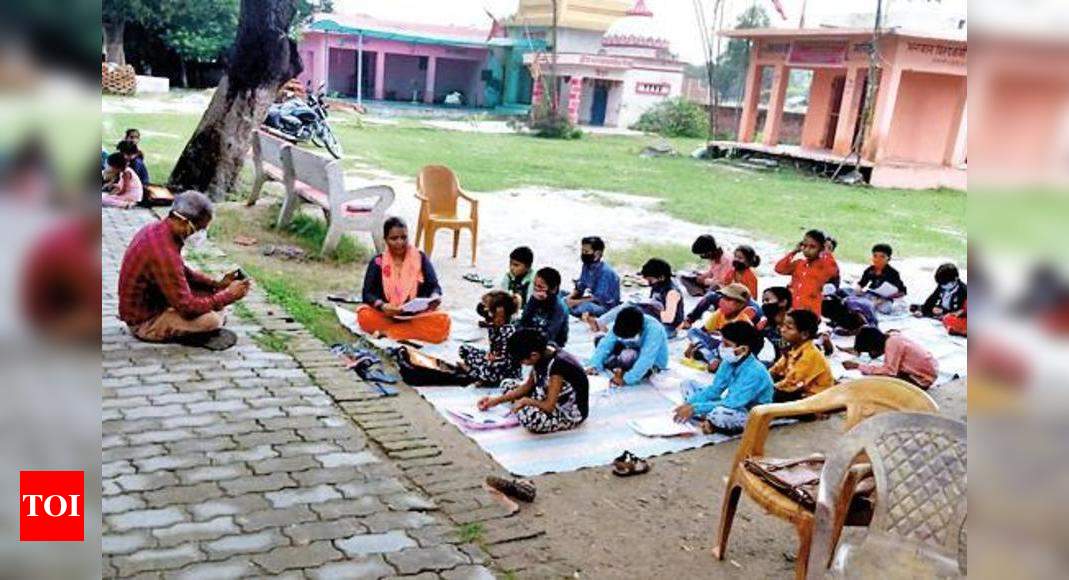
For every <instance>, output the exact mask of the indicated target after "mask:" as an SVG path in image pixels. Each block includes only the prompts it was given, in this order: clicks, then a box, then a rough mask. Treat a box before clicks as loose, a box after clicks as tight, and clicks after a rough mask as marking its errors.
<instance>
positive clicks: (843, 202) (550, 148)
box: [103, 113, 967, 261]
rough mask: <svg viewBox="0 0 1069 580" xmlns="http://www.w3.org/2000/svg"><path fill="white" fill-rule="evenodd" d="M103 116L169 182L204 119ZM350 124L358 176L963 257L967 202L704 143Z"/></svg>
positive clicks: (108, 130) (347, 130) (775, 236)
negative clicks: (636, 209) (426, 179)
mask: <svg viewBox="0 0 1069 580" xmlns="http://www.w3.org/2000/svg"><path fill="white" fill-rule="evenodd" d="M103 117H104V119H103V124H104V127H103V135H104V143H105V144H108V145H109V147H108V148H109V149H110V145H111V144H113V143H114V142H115V141H116V140H117V139H118V138H120V137H121V135H122V131H123V130H124V129H125V128H126V127H138V128H140V129H141V132H142V147H143V149H145V150H146V154H147V162H148V166H149V171H150V172H151V174H152V175H153V179H154V180H159V181H162V180H163V178H164V177H165V176H166V175H167V174H168V173H169V172H170V169H171V167H173V164H174V161H175V159H177V156H178V154H179V153H180V152H181V149H182V147H183V146H184V144H185V141H186V138H187V137H188V135H189V134H190V133H192V131H193V129H194V127H195V126H196V123H197V121H198V120H199V116H198V115H189V114H181V113H159V114H122V115H112V114H105V115H104V116H103ZM344 117H345V115H344V114H342V115H338V117H337V119H338V122H337V123H336V129H337V133H338V136H339V138H340V139H341V141H342V143H343V145H344V148H345V151H346V152H347V153H348V154H350V155H353V156H355V157H356V158H358V160H350V161H347V162H346V163H347V164H348V165H350V166H351V167H355V165H356V163H358V162H366V163H368V164H371V165H374V166H378V167H382V168H384V169H386V170H388V171H391V172H394V173H397V174H400V175H415V174H416V172H417V171H418V170H419V168H420V167H422V166H423V165H426V164H430V163H437V164H444V165H448V166H450V167H452V168H453V169H454V170H455V171H456V172H457V174H458V175H459V176H460V179H461V183H462V184H463V185H464V187H465V188H467V189H469V190H472V191H484V192H485V191H496V190H501V189H507V188H512V187H519V186H525V185H534V186H547V187H560V188H569V189H586V190H603V191H614V192H622V193H634V194H642V195H650V196H654V197H657V198H660V199H662V200H663V208H664V210H665V211H667V212H668V213H669V214H671V215H673V216H676V217H678V218H681V219H685V220H688V221H691V222H695V223H704V224H711V225H722V226H728V227H734V228H739V229H742V230H746V231H750V232H752V233H753V234H755V235H758V236H761V237H765V238H768V239H772V240H775V241H777V242H780V243H782V244H784V245H793V244H794V243H795V242H796V241H797V240H798V239H799V238H800V236H801V234H802V232H804V231H805V230H806V229H809V228H812V227H819V228H821V229H824V230H825V231H827V232H828V233H830V234H831V235H834V236H835V237H836V238H838V240H839V251H838V255H840V256H841V257H843V258H845V259H847V260H853V261H867V260H868V252H869V248H870V247H871V246H872V244H874V243H876V242H888V243H891V244H892V245H893V246H894V248H895V255H896V257H897V256H901V257H910V256H940V257H947V258H951V259H954V260H959V261H962V260H964V258H965V248H966V226H965V223H966V222H965V219H966V218H965V216H966V211H965V210H966V199H967V196H966V194H965V193H963V192H959V191H950V190H928V191H907V190H892V189H874V188H860V187H847V186H842V185H835V184H832V183H829V182H827V181H826V180H820V179H814V178H810V177H807V176H803V175H799V174H797V173H795V172H793V171H788V170H784V171H780V172H777V173H750V172H745V171H741V170H738V169H735V168H732V167H730V166H726V165H724V164H720V163H710V162H704V161H695V160H693V159H690V158H689V157H687V156H686V154H687V153H689V152H690V151H691V150H692V149H694V148H695V147H696V146H697V145H698V144H699V143H700V141H698V140H694V139H676V140H671V141H672V143H673V145H674V146H675V147H676V149H678V150H679V151H680V152H681V153H683V156H682V157H678V158H658V159H642V158H640V157H638V153H639V151H641V149H642V148H643V147H644V146H645V145H646V144H648V143H650V142H652V141H653V138H649V137H630V136H597V135H584V137H583V138H582V139H580V140H576V141H550V140H543V139H538V138H534V137H530V136H526V135H516V134H504V135H502V134H480V133H466V132H460V131H444V130H439V129H433V128H425V127H420V126H413V125H412V124H411V123H402V124H399V125H397V126H383V125H372V124H366V125H364V126H362V127H360V126H357V124H355V123H351V122H350V123H347V122H345V119H344ZM591 218H592V219H596V216H593V215H592V216H591ZM669 242H671V243H674V244H689V242H690V240H665V243H669Z"/></svg>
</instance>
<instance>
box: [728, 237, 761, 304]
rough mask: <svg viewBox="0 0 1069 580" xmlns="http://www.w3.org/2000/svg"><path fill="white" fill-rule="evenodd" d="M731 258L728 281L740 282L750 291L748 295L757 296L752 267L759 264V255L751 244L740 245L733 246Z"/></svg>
mask: <svg viewBox="0 0 1069 580" xmlns="http://www.w3.org/2000/svg"><path fill="white" fill-rule="evenodd" d="M733 258H734V259H733V260H732V261H731V274H730V276H729V278H728V279H729V283H736V282H737V283H739V284H742V285H743V286H746V289H747V290H749V291H750V296H757V273H756V272H754V269H755V268H757V267H758V266H760V265H761V256H758V255H757V251H755V250H754V249H753V247H752V246H747V245H741V246H737V247H736V248H735V254H734V256H733Z"/></svg>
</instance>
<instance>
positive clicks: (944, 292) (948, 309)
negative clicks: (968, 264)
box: [910, 262, 969, 320]
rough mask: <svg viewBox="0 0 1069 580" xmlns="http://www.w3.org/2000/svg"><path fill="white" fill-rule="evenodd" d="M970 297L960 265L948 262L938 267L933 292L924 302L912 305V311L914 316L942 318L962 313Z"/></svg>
mask: <svg viewBox="0 0 1069 580" xmlns="http://www.w3.org/2000/svg"><path fill="white" fill-rule="evenodd" d="M968 298H969V291H968V287H967V286H966V285H965V282H962V281H961V275H960V274H959V273H958V267H957V266H955V265H954V264H951V263H949V262H948V263H946V264H943V265H941V266H939V267H938V268H936V270H935V290H934V291H932V294H931V295H930V296H928V299H927V300H925V301H924V304H921V305H917V304H914V305H913V306H911V307H910V311H912V312H913V314H914V316H924V317H927V318H935V319H937V320H942V319H943V317H944V316H946V315H948V314H960V313H961V309H962V308H964V307H965V302H966V300H968Z"/></svg>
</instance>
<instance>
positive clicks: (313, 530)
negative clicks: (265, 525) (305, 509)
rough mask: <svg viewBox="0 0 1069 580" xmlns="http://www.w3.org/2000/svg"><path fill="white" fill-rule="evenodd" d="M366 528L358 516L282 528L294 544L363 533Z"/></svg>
mask: <svg viewBox="0 0 1069 580" xmlns="http://www.w3.org/2000/svg"><path fill="white" fill-rule="evenodd" d="M366 531H367V528H365V527H364V526H363V524H361V523H360V520H359V519H358V518H342V519H339V520H331V521H328V522H308V523H304V524H294V525H290V526H286V527H285V528H283V529H282V533H284V534H286V535H287V536H289V537H290V539H292V540H293V543H294V544H295V545H298V546H299V545H303V544H310V543H312V542H314V541H316V540H333V539H336V538H345V537H348V536H352V535H355V534H363V533H364V532H366Z"/></svg>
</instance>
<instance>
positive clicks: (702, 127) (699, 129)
mask: <svg viewBox="0 0 1069 580" xmlns="http://www.w3.org/2000/svg"><path fill="white" fill-rule="evenodd" d="M708 127H709V117H708V116H707V115H706V114H705V111H704V110H703V109H702V108H701V107H699V106H698V105H696V104H694V103H692V102H690V101H686V100H684V99H682V98H676V99H668V100H666V101H663V102H660V103H657V104H656V105H654V106H653V107H651V108H650V109H649V110H648V111H646V112H645V113H643V114H642V117H640V118H639V120H638V122H637V123H635V124H634V125H632V126H631V128H632V129H634V130H636V131H645V132H647V133H657V134H659V135H663V136H665V137H697V138H702V137H706V136H707V133H708Z"/></svg>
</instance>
